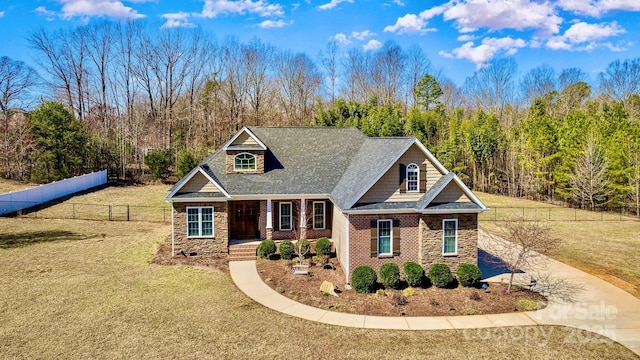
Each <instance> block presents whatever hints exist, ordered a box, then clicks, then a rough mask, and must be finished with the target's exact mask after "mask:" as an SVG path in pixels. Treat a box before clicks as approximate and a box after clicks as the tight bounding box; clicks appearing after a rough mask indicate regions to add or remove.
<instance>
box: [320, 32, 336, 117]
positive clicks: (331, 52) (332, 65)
mask: <svg viewBox="0 0 640 360" xmlns="http://www.w3.org/2000/svg"><path fill="white" fill-rule="evenodd" d="M337 56H338V43H337V42H336V41H335V40H332V41H330V42H329V43H328V44H327V48H326V50H325V52H324V53H323V52H320V54H319V55H318V58H319V59H320V64H321V65H322V68H323V69H324V71H325V75H326V76H327V77H328V78H329V84H330V86H331V106H333V104H334V103H335V101H336V79H337V77H338V59H337Z"/></svg>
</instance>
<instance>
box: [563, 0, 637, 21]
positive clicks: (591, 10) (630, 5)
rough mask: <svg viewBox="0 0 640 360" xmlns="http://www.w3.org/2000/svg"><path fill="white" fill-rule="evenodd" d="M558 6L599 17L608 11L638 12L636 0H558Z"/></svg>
mask: <svg viewBox="0 0 640 360" xmlns="http://www.w3.org/2000/svg"><path fill="white" fill-rule="evenodd" d="M558 6H559V7H560V8H562V9H563V10H566V11H572V12H574V13H576V14H580V15H589V16H595V17H599V16H602V15H604V14H606V13H608V12H610V11H616V10H622V11H640V2H639V1H638V0H559V1H558Z"/></svg>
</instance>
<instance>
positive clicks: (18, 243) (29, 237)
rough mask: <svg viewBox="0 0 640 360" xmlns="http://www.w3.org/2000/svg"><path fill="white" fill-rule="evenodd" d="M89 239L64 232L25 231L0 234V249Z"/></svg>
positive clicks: (70, 232) (71, 232)
mask: <svg viewBox="0 0 640 360" xmlns="http://www.w3.org/2000/svg"><path fill="white" fill-rule="evenodd" d="M89 238H91V237H90V236H86V235H82V234H78V233H75V232H73V231H65V230H44V231H25V232H21V233H15V234H0V249H11V248H17V247H23V246H28V245H33V244H37V243H44V242H53V241H64V240H86V239H89Z"/></svg>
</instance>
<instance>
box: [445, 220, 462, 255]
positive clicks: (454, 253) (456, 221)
mask: <svg viewBox="0 0 640 360" xmlns="http://www.w3.org/2000/svg"><path fill="white" fill-rule="evenodd" d="M448 221H453V222H454V223H455V225H456V240H455V244H456V251H455V252H452V253H448V252H445V251H444V250H445V246H444V245H445V243H444V240H445V227H444V224H445V222H448ZM442 255H443V256H456V255H458V219H442Z"/></svg>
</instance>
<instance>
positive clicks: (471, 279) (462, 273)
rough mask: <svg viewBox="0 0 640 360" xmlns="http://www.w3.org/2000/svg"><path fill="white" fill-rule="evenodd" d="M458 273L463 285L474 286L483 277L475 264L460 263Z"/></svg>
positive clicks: (459, 280)
mask: <svg viewBox="0 0 640 360" xmlns="http://www.w3.org/2000/svg"><path fill="white" fill-rule="evenodd" d="M456 275H457V277H458V282H459V283H460V284H461V285H462V286H474V285H475V284H477V283H478V281H480V279H482V272H481V271H480V269H479V268H478V267H477V266H476V265H474V264H460V266H458V271H456Z"/></svg>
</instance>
